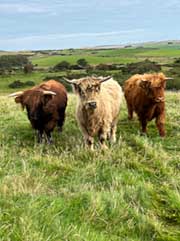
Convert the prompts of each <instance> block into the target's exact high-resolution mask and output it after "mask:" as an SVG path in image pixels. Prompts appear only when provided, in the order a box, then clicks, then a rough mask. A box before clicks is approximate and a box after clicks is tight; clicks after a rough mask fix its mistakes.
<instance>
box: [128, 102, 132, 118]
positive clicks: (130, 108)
mask: <svg viewBox="0 0 180 241" xmlns="http://www.w3.org/2000/svg"><path fill="white" fill-rule="evenodd" d="M127 108H128V119H129V120H132V119H133V108H132V106H131V105H129V104H127Z"/></svg>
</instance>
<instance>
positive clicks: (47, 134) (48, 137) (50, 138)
mask: <svg viewBox="0 0 180 241" xmlns="http://www.w3.org/2000/svg"><path fill="white" fill-rule="evenodd" d="M45 133H46V137H47V143H48V144H52V143H53V140H52V136H51V131H46V132H45Z"/></svg>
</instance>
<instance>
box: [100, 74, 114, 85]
mask: <svg viewBox="0 0 180 241" xmlns="http://www.w3.org/2000/svg"><path fill="white" fill-rule="evenodd" d="M109 79H111V76H107V77H105V78H101V79H100V82H101V83H102V82H104V81H107V80H109Z"/></svg>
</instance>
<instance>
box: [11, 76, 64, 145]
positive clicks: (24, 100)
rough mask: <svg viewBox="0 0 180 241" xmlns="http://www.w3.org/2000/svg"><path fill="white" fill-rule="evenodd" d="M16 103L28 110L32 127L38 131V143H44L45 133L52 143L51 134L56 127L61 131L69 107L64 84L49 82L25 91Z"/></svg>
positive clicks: (16, 99) (17, 98)
mask: <svg viewBox="0 0 180 241" xmlns="http://www.w3.org/2000/svg"><path fill="white" fill-rule="evenodd" d="M44 90H47V91H53V92H54V93H55V94H56V95H44V94H43V91H44ZM15 101H16V103H20V104H21V105H22V107H23V109H24V108H26V110H27V114H28V119H29V120H30V122H31V125H32V127H33V128H34V129H36V130H37V131H38V142H41V141H42V135H43V133H45V134H46V137H47V140H48V142H49V143H50V142H51V141H52V140H51V132H52V131H53V129H54V127H55V126H56V125H57V126H58V128H59V130H60V131H61V129H62V126H63V123H64V119H65V109H66V105H67V92H66V89H65V87H64V86H63V85H62V84H60V83H58V82H56V81H55V80H49V81H47V82H45V83H43V84H40V85H38V86H35V87H33V88H32V89H29V90H26V91H24V92H23V94H21V95H20V96H17V97H16V98H15Z"/></svg>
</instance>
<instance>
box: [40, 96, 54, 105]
mask: <svg viewBox="0 0 180 241" xmlns="http://www.w3.org/2000/svg"><path fill="white" fill-rule="evenodd" d="M52 98H54V96H53V95H43V103H44V105H46V104H47V103H48V102H49V101H50V100H52Z"/></svg>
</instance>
